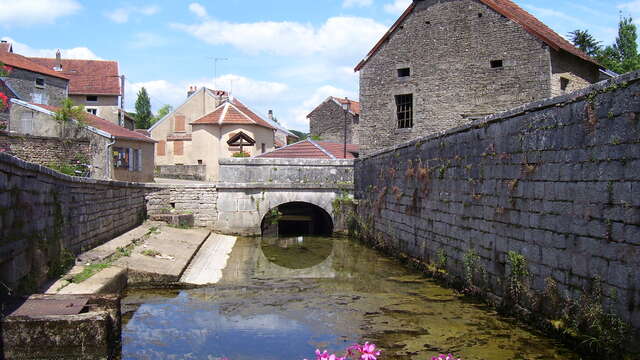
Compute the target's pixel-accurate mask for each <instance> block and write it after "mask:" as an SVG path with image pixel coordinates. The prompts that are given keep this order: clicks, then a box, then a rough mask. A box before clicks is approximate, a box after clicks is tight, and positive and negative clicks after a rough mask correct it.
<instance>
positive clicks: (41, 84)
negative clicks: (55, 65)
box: [36, 78, 45, 89]
mask: <svg viewBox="0 0 640 360" xmlns="http://www.w3.org/2000/svg"><path fill="white" fill-rule="evenodd" d="M44 84H45V83H44V78H36V87H37V88H40V89H42V88H44Z"/></svg>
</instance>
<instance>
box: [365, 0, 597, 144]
mask: <svg viewBox="0 0 640 360" xmlns="http://www.w3.org/2000/svg"><path fill="white" fill-rule="evenodd" d="M566 57H568V55H566V56H565V55H562V54H558V53H557V52H556V51H555V50H553V49H550V48H549V47H548V46H547V45H545V44H544V43H543V42H542V41H541V40H540V39H538V38H537V37H535V36H533V35H531V34H530V33H529V32H527V31H526V30H524V29H523V27H522V26H521V25H519V24H517V23H515V22H514V21H511V20H509V19H508V18H506V17H504V16H502V15H500V14H498V13H497V12H495V11H493V10H491V9H490V8H488V7H487V6H485V5H484V4H482V3H480V2H479V1H477V0H425V1H419V2H416V9H415V10H414V11H413V13H412V14H411V15H410V16H409V17H408V18H407V19H406V20H405V21H404V23H403V24H402V25H401V26H400V27H399V28H398V30H397V31H396V32H395V33H393V34H392V35H391V37H390V38H389V40H388V41H387V42H386V43H384V44H383V45H382V47H381V48H380V49H379V50H378V52H377V53H375V55H373V56H372V57H371V58H369V59H368V62H367V63H366V64H365V65H364V67H363V68H362V69H361V70H360V102H361V105H362V110H361V119H360V126H359V128H360V135H359V136H360V144H361V151H362V153H368V152H371V151H374V150H376V149H381V148H384V147H386V146H391V145H394V144H400V143H403V142H405V141H408V140H411V139H414V138H416V137H419V136H424V135H426V134H433V133H436V132H438V131H443V130H446V129H449V128H452V127H455V126H460V125H463V124H467V123H469V122H470V119H472V118H474V117H478V116H485V115H489V114H493V113H496V112H498V111H504V110H507V109H510V108H512V107H515V106H519V105H522V104H525V103H528V102H531V101H535V100H540V99H544V98H548V97H550V96H551V95H552V94H554V95H555V94H558V95H559V91H560V90H559V87H560V76H561V75H562V74H565V73H567V72H570V73H571V76H570V79H571V82H570V84H569V88H568V89H567V91H571V90H575V89H577V88H579V87H582V86H585V85H586V84H589V83H593V82H595V81H597V79H598V68H597V66H596V65H594V64H590V63H586V62H585V61H581V60H575V59H573V58H572V59H566ZM494 60H501V61H502V66H501V67H497V68H492V66H491V61H494ZM578 62H579V64H574V63H578ZM402 68H409V69H410V73H411V74H410V76H408V77H399V74H398V69H402ZM552 73H553V76H552ZM556 88H557V90H556ZM403 94H413V123H414V124H413V127H412V128H405V129H399V128H398V124H397V116H396V103H395V98H394V96H395V95H403Z"/></svg>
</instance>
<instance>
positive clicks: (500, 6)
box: [355, 0, 600, 71]
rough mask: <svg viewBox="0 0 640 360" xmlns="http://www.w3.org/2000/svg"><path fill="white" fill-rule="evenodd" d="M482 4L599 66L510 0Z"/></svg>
mask: <svg viewBox="0 0 640 360" xmlns="http://www.w3.org/2000/svg"><path fill="white" fill-rule="evenodd" d="M480 1H481V2H482V3H483V4H485V5H486V6H488V7H490V8H491V9H493V10H494V11H496V12H497V13H499V14H501V15H503V16H505V17H507V18H508V19H510V20H512V21H514V22H515V23H517V24H519V25H520V26H522V27H523V28H524V29H525V30H526V31H527V32H529V33H531V34H532V35H534V36H536V37H537V38H538V39H540V40H541V41H543V42H544V43H546V44H547V45H549V46H550V47H551V48H553V49H555V50H556V51H560V50H563V51H566V52H568V53H570V54H572V55H575V56H577V57H579V58H581V59H583V60H585V61H589V62H591V63H594V64H595V65H598V66H600V64H598V62H596V61H595V60H594V59H593V58H591V57H590V56H589V55H587V54H585V53H584V52H582V51H581V50H579V49H578V48H576V47H575V46H574V45H573V44H571V43H570V42H569V41H567V40H566V39H565V38H563V37H562V36H560V35H558V33H556V32H555V31H553V30H551V29H550V28H549V27H548V26H547V25H545V24H544V23H543V22H541V21H540V20H538V19H537V18H536V17H535V16H533V15H531V14H530V13H528V12H527V11H526V10H524V9H523V8H521V7H520V6H518V5H516V4H515V3H514V2H513V1H511V0H480ZM414 9H415V2H412V3H411V5H409V7H408V8H407V10H405V12H404V13H403V14H402V15H401V16H400V18H399V19H398V20H397V21H396V22H395V23H394V24H393V25H392V26H391V28H390V29H389V31H387V33H386V34H385V35H384V36H383V37H382V39H380V41H378V43H377V44H376V45H375V46H374V47H373V49H371V51H369V53H368V54H367V56H366V57H365V58H364V59H363V60H362V61H360V63H359V64H358V65H357V66H356V68H355V71H359V70H360V69H362V68H363V67H364V65H365V64H366V63H367V62H368V61H369V59H370V58H371V57H372V56H373V55H375V54H376V53H377V52H378V50H380V48H381V47H382V45H383V44H384V43H385V42H386V41H387V40H388V39H389V38H390V37H391V35H392V34H393V33H394V32H395V31H396V29H398V27H399V26H400V25H401V24H402V23H403V22H404V20H405V19H406V18H407V17H409V15H411V13H412V12H413V10H414Z"/></svg>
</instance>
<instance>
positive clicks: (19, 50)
mask: <svg viewBox="0 0 640 360" xmlns="http://www.w3.org/2000/svg"><path fill="white" fill-rule="evenodd" d="M2 40H6V41H7V42H10V43H11V44H12V46H13V52H15V53H16V54H20V55H24V56H31V57H55V56H56V51H58V49H34V48H32V47H30V46H29V45H26V44H23V43H20V42H17V41H15V40H13V39H12V38H10V37H3V38H2ZM60 52H61V53H62V58H66V59H85V60H100V57H98V55H96V54H95V53H94V52H93V51H91V50H90V49H89V48H87V47H75V48H69V49H60Z"/></svg>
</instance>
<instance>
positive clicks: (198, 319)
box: [122, 237, 579, 360]
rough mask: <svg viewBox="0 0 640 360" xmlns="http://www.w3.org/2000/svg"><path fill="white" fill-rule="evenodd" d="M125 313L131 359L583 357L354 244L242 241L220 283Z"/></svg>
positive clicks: (132, 305) (157, 296) (153, 299)
mask: <svg viewBox="0 0 640 360" xmlns="http://www.w3.org/2000/svg"><path fill="white" fill-rule="evenodd" d="M123 315H124V325H123V335H122V336H123V339H122V349H123V359H207V360H213V359H221V358H224V357H226V358H229V359H230V360H244V359H293V360H296V359H304V358H307V359H309V358H313V353H314V351H315V349H316V348H321V349H329V351H330V352H342V351H343V350H344V349H345V348H346V347H347V346H349V345H351V344H353V343H356V342H364V341H370V342H374V343H376V344H378V345H379V346H380V347H381V348H382V350H383V356H382V357H381V359H416V360H417V359H420V360H424V359H431V357H432V356H434V355H436V354H439V353H449V352H451V353H455V354H456V355H457V356H458V357H461V358H463V359H464V360H481V359H486V360H489V359H491V360H496V359H509V360H512V359H579V357H578V356H577V355H576V354H575V353H573V352H571V351H570V350H568V349H566V348H565V347H563V346H562V345H561V344H559V343H558V342H556V341H554V340H552V339H549V338H546V337H544V336H542V335H540V334H538V333H536V332H535V331H533V330H530V329H527V328H524V327H522V326H520V325H518V324H517V323H516V322H515V321H514V319H510V318H505V317H501V316H499V315H497V314H496V313H495V312H494V311H493V310H491V308H489V307H487V306H485V305H483V304H482V303H478V302H475V301H472V300H469V299H468V298H465V297H462V296H460V295H458V294H456V293H455V292H454V291H452V290H449V289H445V288H442V287H440V286H439V285H437V284H436V283H435V282H433V281H432V280H430V279H428V278H426V277H424V276H422V274H421V273H419V272H416V271H413V270H410V269H407V268H406V267H404V266H402V265H401V264H399V263H398V262H396V261H395V260H394V259H391V258H387V257H385V256H384V255H381V254H380V253H378V252H376V251H375V250H372V249H369V248H367V247H365V246H363V245H361V244H359V243H357V242H355V241H352V240H349V239H346V238H322V237H292V238H280V239H275V238H271V239H268V238H265V239H261V238H240V239H239V240H238V241H237V242H236V245H235V246H234V249H233V251H232V253H231V256H230V258H229V261H228V263H227V267H226V269H225V270H224V271H223V277H222V280H221V281H220V282H219V283H218V284H216V285H214V286H209V287H204V288H198V289H189V290H144V291H142V290H131V291H129V292H128V294H127V296H126V298H125V299H124V300H123Z"/></svg>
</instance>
